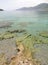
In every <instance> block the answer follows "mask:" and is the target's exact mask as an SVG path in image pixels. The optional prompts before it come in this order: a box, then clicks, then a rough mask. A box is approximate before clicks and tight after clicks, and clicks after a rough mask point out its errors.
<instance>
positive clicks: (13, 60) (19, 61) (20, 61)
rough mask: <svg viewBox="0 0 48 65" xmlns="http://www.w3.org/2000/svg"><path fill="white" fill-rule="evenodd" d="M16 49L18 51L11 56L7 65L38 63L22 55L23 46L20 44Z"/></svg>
mask: <svg viewBox="0 0 48 65" xmlns="http://www.w3.org/2000/svg"><path fill="white" fill-rule="evenodd" d="M18 49H19V50H20V51H19V52H18V53H17V55H16V56H15V57H13V58H11V63H10V64H9V65H39V63H36V62H35V61H34V60H33V59H31V58H30V57H26V56H25V55H24V46H23V45H22V44H21V45H18ZM28 53H29V52H28ZM28 53H27V54H28Z"/></svg>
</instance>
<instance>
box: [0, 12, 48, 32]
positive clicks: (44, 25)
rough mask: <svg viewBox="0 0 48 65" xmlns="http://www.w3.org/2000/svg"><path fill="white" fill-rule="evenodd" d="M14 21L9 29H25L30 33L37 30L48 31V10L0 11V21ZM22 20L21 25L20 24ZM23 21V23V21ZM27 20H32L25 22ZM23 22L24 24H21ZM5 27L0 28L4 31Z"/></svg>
mask: <svg viewBox="0 0 48 65" xmlns="http://www.w3.org/2000/svg"><path fill="white" fill-rule="evenodd" d="M5 21H7V22H8V21H9V22H14V24H13V25H12V27H11V28H8V29H9V30H11V29H26V30H28V32H30V33H36V32H38V31H42V30H43V31H48V12H32V11H25V12H24V11H23V12H22V11H12V12H11V11H10V12H7V11H6V12H5V11H4V12H0V22H5ZM20 22H22V25H21V24H20ZM24 22H25V23H24ZM28 22H32V23H30V24H27V23H28ZM23 24H24V25H23ZM5 30H7V29H1V28H0V31H5Z"/></svg>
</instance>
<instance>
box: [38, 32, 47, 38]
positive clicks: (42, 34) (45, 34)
mask: <svg viewBox="0 0 48 65" xmlns="http://www.w3.org/2000/svg"><path fill="white" fill-rule="evenodd" d="M39 35H40V36H42V37H45V38H48V31H43V32H41V33H40V34H39Z"/></svg>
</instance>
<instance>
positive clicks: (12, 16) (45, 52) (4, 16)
mask: <svg viewBox="0 0 48 65" xmlns="http://www.w3.org/2000/svg"><path fill="white" fill-rule="evenodd" d="M0 22H13V24H12V25H11V27H9V28H0V33H3V32H5V31H8V30H16V29H21V30H22V29H25V30H26V31H27V32H28V33H30V34H34V35H37V34H38V33H40V32H43V31H48V12H47V11H1V12H0ZM34 47H35V48H36V49H39V50H40V51H37V52H36V53H35V57H36V58H37V59H40V60H41V63H42V65H48V44H36V45H35V46H34Z"/></svg>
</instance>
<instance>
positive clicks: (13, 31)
mask: <svg viewBox="0 0 48 65" xmlns="http://www.w3.org/2000/svg"><path fill="white" fill-rule="evenodd" d="M7 32H10V33H22V32H26V30H12V31H7Z"/></svg>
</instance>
